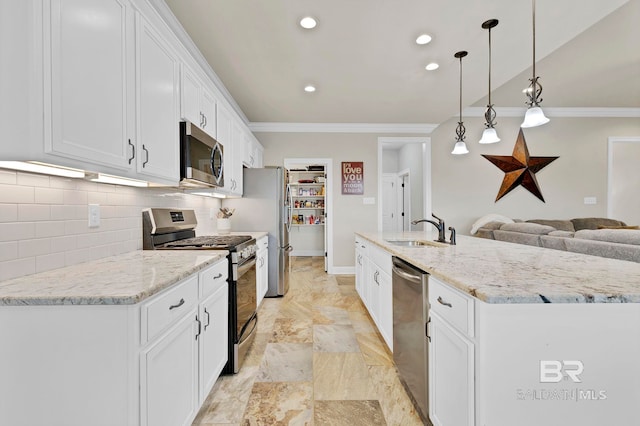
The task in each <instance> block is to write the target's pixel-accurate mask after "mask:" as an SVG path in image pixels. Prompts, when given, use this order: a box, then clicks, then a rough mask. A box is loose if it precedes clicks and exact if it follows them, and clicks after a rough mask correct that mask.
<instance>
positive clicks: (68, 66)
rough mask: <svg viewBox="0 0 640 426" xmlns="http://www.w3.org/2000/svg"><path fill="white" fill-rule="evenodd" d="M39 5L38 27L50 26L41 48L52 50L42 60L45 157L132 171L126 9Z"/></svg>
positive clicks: (75, 2) (57, 1)
mask: <svg viewBox="0 0 640 426" xmlns="http://www.w3.org/2000/svg"><path fill="white" fill-rule="evenodd" d="M44 3H45V12H47V13H45V28H47V23H48V24H50V33H47V32H46V30H45V37H47V35H50V37H51V39H50V40H49V43H47V42H45V46H50V49H51V50H50V51H48V52H46V54H45V56H47V55H50V61H51V62H50V67H45V91H46V89H47V85H48V84H50V85H51V101H50V103H47V102H45V117H46V121H47V122H49V125H50V128H49V129H45V134H48V133H49V131H50V135H51V136H50V138H49V137H47V138H45V151H46V152H47V153H54V154H58V155H62V156H65V157H68V158H72V159H77V160H81V161H83V163H84V162H89V163H93V164H99V165H104V166H109V167H115V168H118V169H126V170H131V171H133V165H132V164H131V161H130V160H129V159H130V158H131V159H132V156H133V145H130V144H129V141H130V140H131V139H132V138H133V134H132V133H133V130H134V128H133V125H134V120H135V92H134V84H135V81H134V70H135V68H134V40H135V39H134V22H133V19H134V18H133V12H132V9H131V6H130V4H129V2H128V1H127V0H53V1H52V2H51V4H50V7H51V9H50V10H47V8H46V6H47V2H44ZM87 11H90V12H87ZM48 12H50V13H48ZM47 21H49V22H47ZM25 71H26V70H25ZM131 143H132V144H135V141H132V142H131ZM86 168H88V169H90V167H86Z"/></svg>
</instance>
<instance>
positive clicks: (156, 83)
mask: <svg viewBox="0 0 640 426" xmlns="http://www.w3.org/2000/svg"><path fill="white" fill-rule="evenodd" d="M136 15H137V16H136V29H137V31H136V33H137V40H136V48H137V49H136V59H137V68H136V71H137V73H136V74H137V75H136V83H137V84H136V86H137V105H138V114H137V116H138V125H137V147H138V155H137V156H136V159H137V166H138V167H137V168H138V173H139V174H142V175H145V176H151V177H152V179H150V180H155V179H153V178H159V179H160V180H163V181H166V182H168V183H177V182H178V181H179V179H180V157H179V148H180V143H179V133H178V132H179V113H178V105H179V100H178V76H179V62H178V59H177V57H176V55H175V53H174V52H173V50H172V49H171V47H170V46H169V44H168V43H167V42H166V41H164V40H163V38H162V37H161V36H160V34H159V33H157V32H156V31H155V30H154V29H153V28H152V27H151V25H149V23H148V22H147V20H146V19H145V18H144V17H142V16H141V15H140V14H139V13H138V14H136Z"/></svg>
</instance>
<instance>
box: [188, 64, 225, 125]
mask: <svg viewBox="0 0 640 426" xmlns="http://www.w3.org/2000/svg"><path fill="white" fill-rule="evenodd" d="M181 88H182V92H181V108H180V112H181V116H182V118H183V119H184V120H188V121H190V122H192V123H194V124H195V125H196V126H198V127H200V128H201V129H203V130H204V131H205V132H207V133H208V134H209V135H211V137H214V138H215V137H216V100H215V97H214V96H213V94H212V93H211V90H209V88H207V87H206V85H205V84H204V83H202V81H201V80H200V79H199V78H198V77H197V76H196V74H195V72H193V71H192V70H191V69H190V68H189V67H188V66H187V65H186V64H182V74H181Z"/></svg>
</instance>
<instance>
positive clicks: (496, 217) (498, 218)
mask: <svg viewBox="0 0 640 426" xmlns="http://www.w3.org/2000/svg"><path fill="white" fill-rule="evenodd" d="M489 222H501V223H513V219H511V218H509V217H507V216H503V215H501V214H497V213H489V214H486V215H484V216H482V217H481V218H480V219H478V220H476V221H475V222H474V223H473V225H472V226H471V232H470V234H471V235H475V234H476V232H478V229H480V228H482V225H484V224H487V223H489Z"/></svg>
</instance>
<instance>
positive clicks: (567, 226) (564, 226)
mask: <svg viewBox="0 0 640 426" xmlns="http://www.w3.org/2000/svg"><path fill="white" fill-rule="evenodd" d="M527 222H528V223H537V224H539V225H547V226H553V227H554V228H556V229H557V230H558V231H570V232H573V231H575V228H574V227H573V223H572V222H571V221H570V220H550V219H530V220H527Z"/></svg>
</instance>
